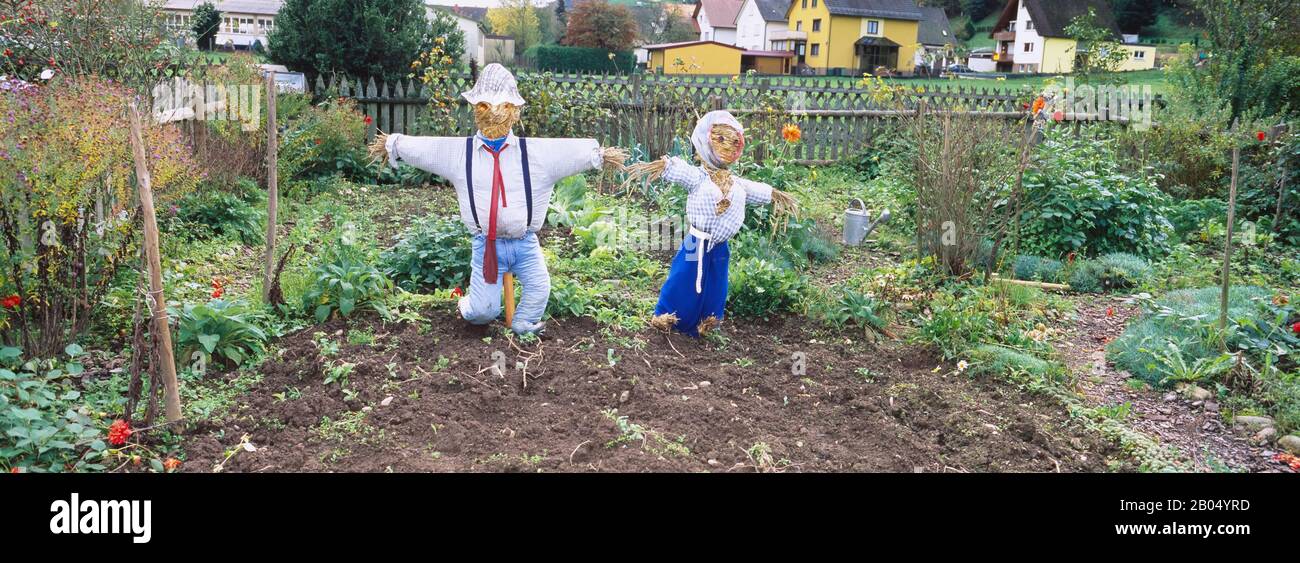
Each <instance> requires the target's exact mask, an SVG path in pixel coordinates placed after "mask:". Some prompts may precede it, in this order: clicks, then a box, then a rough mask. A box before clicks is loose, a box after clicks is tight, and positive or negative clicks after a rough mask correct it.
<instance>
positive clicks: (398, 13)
mask: <svg viewBox="0 0 1300 563" xmlns="http://www.w3.org/2000/svg"><path fill="white" fill-rule="evenodd" d="M425 9H426V8H425V6H424V2H422V1H421V0H285V2H284V5H283V6H282V7H281V8H280V13H279V14H278V15H277V16H276V18H275V30H274V31H272V32H271V37H270V43H271V44H270V51H271V58H272V59H273V60H275V62H277V63H280V64H283V65H286V66H289V67H291V68H296V69H303V70H307V71H311V72H316V73H321V74H328V73H336V72H337V73H343V74H346V75H349V76H356V77H359V78H365V77H373V78H375V79H382V80H392V79H397V78H401V77H405V76H406V74H407V73H408V72H409V71H410V68H411V62H413V61H415V59H416V57H418V56H419V54H420V48H421V46H423V45H425V39H426V37H427V36H428V33H429V23H428V20H427V19H426V18H425Z"/></svg>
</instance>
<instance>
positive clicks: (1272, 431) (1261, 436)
mask: <svg viewBox="0 0 1300 563" xmlns="http://www.w3.org/2000/svg"><path fill="white" fill-rule="evenodd" d="M1276 437H1277V429H1276V428H1273V427H1272V426H1265V427H1264V428H1263V429H1262V430H1260V431H1259V432H1256V433H1255V437H1254V438H1251V441H1252V442H1255V443H1256V444H1261V445H1262V444H1268V443H1270V442H1272V441H1273V438H1276Z"/></svg>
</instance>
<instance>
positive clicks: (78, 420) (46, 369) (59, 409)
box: [0, 344, 113, 472]
mask: <svg viewBox="0 0 1300 563" xmlns="http://www.w3.org/2000/svg"><path fill="white" fill-rule="evenodd" d="M64 354H65V355H66V356H67V358H66V359H59V360H31V361H28V362H26V363H22V364H21V365H20V364H19V357H20V356H21V355H22V352H21V351H20V350H19V349H17V348H9V347H0V428H3V429H4V434H3V435H0V470H4V471H5V472H9V471H26V472H64V471H91V470H94V471H102V470H103V469H104V466H103V465H102V464H100V463H93V462H91V461H90V460H102V459H106V458H107V457H108V455H109V447H108V444H106V443H105V442H104V438H105V430H104V428H103V426H102V424H101V422H99V421H97V420H95V419H94V418H92V417H91V415H92V414H94V413H95V412H98V411H100V410H101V409H102V410H108V409H110V408H112V405H113V403H112V402H110V400H109V399H108V397H107V396H104V395H96V396H92V395H90V394H83V392H82V390H80V389H78V386H77V385H76V384H75V383H76V379H77V377H78V376H80V375H81V374H82V372H83V371H84V368H83V367H82V365H81V363H80V362H79V358H80V357H81V356H82V354H83V351H82V349H81V347H80V346H77V345H76V344H71V345H68V347H67V349H66V350H65V351H64Z"/></svg>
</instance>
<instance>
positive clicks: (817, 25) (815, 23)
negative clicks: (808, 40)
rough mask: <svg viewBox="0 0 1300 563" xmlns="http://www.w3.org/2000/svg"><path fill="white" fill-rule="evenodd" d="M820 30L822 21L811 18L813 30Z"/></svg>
mask: <svg viewBox="0 0 1300 563" xmlns="http://www.w3.org/2000/svg"><path fill="white" fill-rule="evenodd" d="M813 1H814V2H816V1H817V0H813ZM821 30H822V21H821V20H813V31H821Z"/></svg>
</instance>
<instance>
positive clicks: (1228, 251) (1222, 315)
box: [1219, 121, 1241, 352]
mask: <svg viewBox="0 0 1300 563" xmlns="http://www.w3.org/2000/svg"><path fill="white" fill-rule="evenodd" d="M1231 136H1232V183H1231V184H1230V186H1229V188H1228V228H1227V233H1226V234H1227V236H1225V237H1224V241H1223V279H1222V281H1221V284H1222V287H1221V288H1220V290H1219V333H1220V334H1222V333H1223V331H1224V330H1227V328H1228V287H1229V286H1230V285H1231V284H1230V283H1229V281H1230V279H1229V274H1230V273H1231V271H1232V268H1231V265H1232V227H1233V223H1235V222H1236V220H1237V168H1238V164H1239V163H1240V161H1241V139H1238V138H1237V122H1236V121H1233V122H1232V133H1231ZM1220 338H1222V336H1221V337H1220ZM1222 347H1223V351H1225V352H1226V351H1228V342H1227V339H1223V342H1222Z"/></svg>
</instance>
